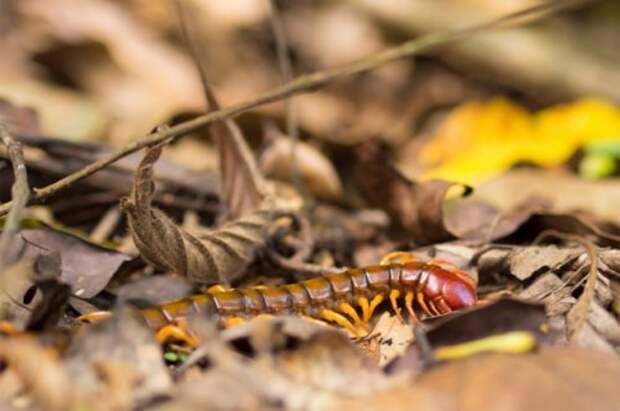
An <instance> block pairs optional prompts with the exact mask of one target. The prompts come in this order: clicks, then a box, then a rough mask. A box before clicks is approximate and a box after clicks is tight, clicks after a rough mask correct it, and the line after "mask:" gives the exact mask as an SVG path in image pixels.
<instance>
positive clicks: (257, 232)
mask: <svg viewBox="0 0 620 411" xmlns="http://www.w3.org/2000/svg"><path fill="white" fill-rule="evenodd" d="M162 148H163V146H161V145H159V146H155V147H150V148H148V149H147V150H146V154H145V156H144V158H143V160H142V162H141V163H140V166H139V167H138V169H137V171H136V175H135V179H134V188H133V190H132V193H131V195H130V197H128V198H125V199H123V201H122V203H121V206H122V208H123V209H124V211H125V212H126V213H127V220H128V223H129V229H130V232H131V235H132V237H133V239H134V242H135V244H136V247H137V248H138V250H139V251H140V253H141V255H142V257H144V258H145V259H146V260H147V261H148V262H150V263H151V264H153V265H154V266H156V267H158V268H161V269H165V270H170V271H174V272H176V273H177V274H179V275H183V276H186V277H187V278H189V280H190V281H192V282H193V283H196V284H209V283H211V284H212V283H215V282H218V281H219V282H220V283H223V284H227V283H228V282H229V281H231V280H234V279H236V278H238V277H239V276H240V275H241V274H243V271H244V270H245V268H246V267H247V265H248V264H249V263H250V262H251V260H252V258H253V257H254V253H255V251H256V249H257V248H258V247H259V246H261V245H262V244H263V242H264V239H265V232H266V229H267V226H268V225H269V223H271V221H272V218H273V217H274V215H277V212H276V211H275V210H268V209H259V210H256V211H254V212H252V213H249V214H247V215H245V216H243V217H241V218H239V219H237V220H234V221H232V222H230V223H228V224H225V225H223V226H222V227H220V228H218V229H215V230H213V231H209V232H205V233H202V234H200V235H193V234H191V233H189V232H187V231H185V230H183V229H181V228H180V227H179V226H177V225H176V224H175V223H174V222H173V221H172V220H171V219H170V218H169V217H168V216H167V215H166V214H164V213H163V212H162V211H160V210H158V209H156V208H154V207H152V204H151V202H152V198H153V194H154V191H155V187H154V183H153V166H154V165H155V162H156V161H157V159H158V158H159V156H160V154H161V151H162Z"/></svg>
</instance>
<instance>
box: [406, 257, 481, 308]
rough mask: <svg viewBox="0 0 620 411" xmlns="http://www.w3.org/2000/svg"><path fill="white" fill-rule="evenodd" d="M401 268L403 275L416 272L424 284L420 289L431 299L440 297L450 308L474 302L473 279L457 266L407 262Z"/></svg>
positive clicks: (411, 274)
mask: <svg viewBox="0 0 620 411" xmlns="http://www.w3.org/2000/svg"><path fill="white" fill-rule="evenodd" d="M403 268H404V269H403V274H404V275H406V274H405V273H407V274H409V276H411V277H413V276H414V275H413V274H414V273H416V274H417V275H418V276H419V277H418V281H420V282H421V283H422V284H424V285H423V287H422V289H421V291H422V292H423V293H424V295H425V296H426V297H427V298H428V299H429V300H431V301H433V300H438V299H441V300H443V301H445V303H446V304H447V305H448V306H449V308H450V309H452V310H458V309H461V308H466V307H471V306H472V305H474V304H476V288H475V283H474V281H473V279H472V278H471V277H470V276H469V274H467V273H466V272H464V271H462V270H460V269H458V268H457V267H454V266H452V265H449V264H445V263H442V264H434V263H431V264H420V263H408V264H405V265H404V267H403ZM410 282H411V281H410ZM403 283H405V282H403ZM404 285H407V284H404Z"/></svg>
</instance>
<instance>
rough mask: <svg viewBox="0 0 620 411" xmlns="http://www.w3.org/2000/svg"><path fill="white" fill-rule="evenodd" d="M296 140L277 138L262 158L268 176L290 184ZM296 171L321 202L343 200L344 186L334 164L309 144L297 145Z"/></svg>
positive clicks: (299, 142) (263, 169)
mask: <svg viewBox="0 0 620 411" xmlns="http://www.w3.org/2000/svg"><path fill="white" fill-rule="evenodd" d="M293 144H294V143H293V141H292V140H291V139H289V138H283V137H279V138H277V139H276V140H275V141H274V142H273V144H271V146H269V148H267V150H266V151H265V152H264V153H263V154H262V156H261V158H260V168H261V170H262V171H263V173H265V175H266V176H267V177H273V178H278V179H281V180H286V181H290V180H291V176H292V174H293V157H292V155H291V149H292V147H293ZM295 162H296V165H297V169H298V170H299V173H300V174H301V177H302V178H303V179H304V181H305V183H306V184H307V185H308V188H309V189H310V191H311V192H312V193H313V194H314V195H315V196H317V197H318V198H320V199H324V200H337V199H339V198H341V197H342V184H341V183H340V179H339V177H338V173H337V172H336V170H335V169H334V166H333V165H332V163H331V162H330V161H329V160H328V159H327V158H326V157H325V155H324V154H323V153H321V152H320V151H319V150H317V149H316V148H315V147H313V146H311V145H310V144H307V143H304V142H302V141H298V142H297V143H295Z"/></svg>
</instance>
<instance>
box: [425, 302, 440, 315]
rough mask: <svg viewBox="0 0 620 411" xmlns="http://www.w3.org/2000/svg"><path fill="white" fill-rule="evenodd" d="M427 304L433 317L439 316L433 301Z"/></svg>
mask: <svg viewBox="0 0 620 411" xmlns="http://www.w3.org/2000/svg"><path fill="white" fill-rule="evenodd" d="M427 304H428V307H429V308H430V309H431V311H432V312H433V315H441V312H440V311H439V310H438V309H437V307H435V303H434V302H433V300H428V302H427Z"/></svg>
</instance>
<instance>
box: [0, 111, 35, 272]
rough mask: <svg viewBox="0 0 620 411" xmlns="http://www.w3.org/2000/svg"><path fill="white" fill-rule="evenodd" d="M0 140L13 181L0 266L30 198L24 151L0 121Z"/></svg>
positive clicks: (0, 252) (2, 264) (3, 232)
mask: <svg viewBox="0 0 620 411" xmlns="http://www.w3.org/2000/svg"><path fill="white" fill-rule="evenodd" d="M0 140H1V141H2V143H3V144H4V146H5V147H6V149H7V152H8V155H9V159H10V160H11V164H12V166H13V175H14V176H15V182H14V183H13V186H12V187H11V198H12V200H11V202H10V203H8V204H10V210H9V213H8V214H9V215H8V216H7V218H6V220H5V222H4V228H3V230H2V235H1V236H0V268H1V267H4V259H5V255H6V252H7V249H8V247H9V243H10V242H11V240H12V239H13V236H14V235H15V233H16V232H17V230H19V224H20V222H21V219H22V214H23V212H24V208H25V207H26V204H28V199H29V198H30V187H29V186H28V173H27V171H26V165H25V164H24V152H23V150H22V145H21V143H19V142H17V141H15V139H14V138H13V136H11V134H10V133H9V130H8V129H7V127H6V125H5V124H3V123H0Z"/></svg>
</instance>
